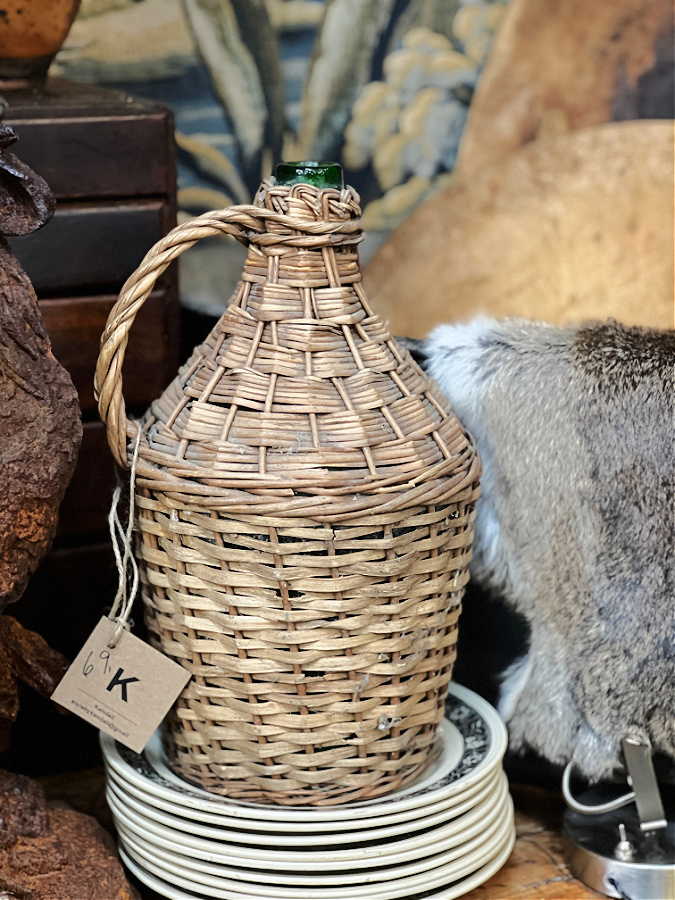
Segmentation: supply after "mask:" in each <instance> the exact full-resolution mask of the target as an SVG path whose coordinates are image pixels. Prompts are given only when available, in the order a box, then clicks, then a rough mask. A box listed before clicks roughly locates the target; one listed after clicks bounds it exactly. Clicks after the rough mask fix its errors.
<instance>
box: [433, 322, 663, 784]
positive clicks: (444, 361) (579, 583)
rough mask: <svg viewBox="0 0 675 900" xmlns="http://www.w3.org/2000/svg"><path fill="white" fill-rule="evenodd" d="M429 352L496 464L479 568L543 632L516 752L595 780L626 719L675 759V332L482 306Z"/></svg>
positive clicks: (520, 697) (508, 712)
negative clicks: (512, 314)
mask: <svg viewBox="0 0 675 900" xmlns="http://www.w3.org/2000/svg"><path fill="white" fill-rule="evenodd" d="M421 350H422V361H423V364H424V366H425V368H426V369H427V371H428V372H429V373H430V374H431V375H432V376H433V377H434V378H435V379H436V380H437V382H438V383H439V385H440V387H441V389H442V390H443V391H444V393H445V394H446V395H447V397H448V399H449V400H450V402H451V404H452V406H453V409H454V411H455V413H456V414H457V416H458V417H459V419H460V420H461V421H462V422H463V424H464V425H465V426H466V427H467V428H468V429H469V430H470V431H471V432H472V433H473V435H474V437H475V439H476V442H477V445H478V448H479V450H480V453H481V455H482V459H483V466H484V474H483V479H482V497H481V500H480V501H479V504H478V509H477V518H476V534H475V543H474V561H473V563H472V576H473V578H474V579H475V580H476V581H477V582H478V583H479V584H480V585H481V586H484V587H486V588H489V589H491V590H493V591H497V592H499V593H500V594H501V595H502V596H503V597H504V598H505V600H506V601H507V603H509V604H510V605H511V606H512V607H513V608H514V609H515V610H517V611H518V612H519V613H521V614H522V615H523V616H525V618H526V619H527V620H528V622H529V625H530V627H531V632H532V634H531V643H530V649H529V652H528V654H527V656H526V657H525V658H523V659H521V660H518V661H517V662H516V663H515V664H514V665H513V666H512V667H511V669H510V670H509V671H508V672H507V673H506V677H505V680H504V683H503V690H502V698H501V704H500V709H501V712H502V713H503V715H504V717H505V718H506V719H507V721H508V726H509V732H510V738H511V746H512V748H514V749H519V748H525V747H528V746H529V747H531V748H533V749H535V750H536V751H538V752H539V753H541V754H543V755H544V756H545V757H546V758H548V759H549V760H550V761H551V762H553V763H556V764H565V763H567V762H568V761H569V760H570V759H572V760H574V762H575V763H576V765H577V766H578V767H579V769H580V770H581V771H582V772H583V773H584V774H585V775H586V776H587V777H588V778H589V779H590V780H599V779H602V778H604V777H608V776H611V775H612V774H613V773H614V772H615V771H616V769H617V768H618V767H619V766H620V765H621V756H620V741H621V738H622V737H623V736H624V735H625V734H627V733H628V732H632V733H634V734H637V735H640V736H641V737H643V738H649V739H650V740H651V742H652V745H653V746H654V748H655V749H657V750H659V751H662V752H664V753H666V754H667V755H669V756H670V757H671V758H675V589H674V587H675V585H674V581H675V577H674V569H675V564H674V562H673V559H674V555H675V524H674V516H675V507H674V504H675V498H674V485H675V403H674V388H675V332H671V331H668V332H661V331H656V330H647V329H641V328H628V327H624V326H622V325H619V324H618V323H616V322H609V323H605V324H587V325H578V326H572V327H567V328H560V327H556V326H552V325H545V324H540V323H534V322H528V321H525V320H518V319H511V320H505V321H502V322H497V321H494V320H488V319H482V320H477V321H474V322H473V323H471V324H469V325H463V326H462V325H458V326H441V327H439V328H437V329H436V330H435V331H434V332H432V334H431V335H430V337H429V339H428V340H427V341H426V342H424V343H423V345H422V348H421Z"/></svg>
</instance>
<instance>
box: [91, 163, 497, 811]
mask: <svg viewBox="0 0 675 900" xmlns="http://www.w3.org/2000/svg"><path fill="white" fill-rule="evenodd" d="M358 201H359V198H358V195H357V194H356V193H355V192H354V191H353V190H352V189H351V188H346V189H344V190H342V191H339V190H333V189H324V190H319V189H317V188H315V187H312V186H309V185H305V184H299V185H294V186H292V187H280V186H276V185H275V184H274V183H273V182H272V181H268V182H265V183H264V184H263V186H262V188H261V190H260V192H259V194H258V196H257V198H256V205H254V206H239V207H232V208H230V209H225V210H221V211H219V212H213V213H208V214H206V215H204V216H201V217H200V218H198V219H195V220H193V221H191V222H189V223H187V224H186V225H181V226H179V227H178V228H176V229H175V230H174V231H173V232H171V233H170V234H169V235H168V236H167V237H165V238H164V239H163V240H162V241H160V242H159V243H158V244H157V245H156V246H155V247H154V248H153V249H152V250H151V251H150V252H149V253H148V255H147V256H146V258H145V260H144V261H143V263H142V264H141V266H140V267H139V269H138V270H137V271H136V272H135V273H134V275H133V276H132V277H131V278H130V279H129V280H128V282H127V283H126V285H125V286H124V288H123V290H122V293H121V294H120V299H119V300H118V302H117V305H116V306H115V308H114V309H113V311H112V312H111V314H110V318H109V320H108V325H107V328H106V331H105V333H104V335H103V338H102V348H101V355H100V358H99V362H98V367H97V372H96V389H97V392H98V397H99V409H100V413H101V417H102V418H103V420H104V422H106V423H107V426H108V438H109V442H110V446H111V448H112V450H113V453H114V454H115V456H116V458H117V460H118V462H119V463H120V464H121V465H123V466H124V467H127V468H128V467H129V464H130V457H131V451H132V449H133V447H132V441H133V440H134V439H135V438H136V436H137V434H138V431H137V429H138V427H140V429H141V441H140V446H139V455H138V464H137V475H136V486H137V494H136V496H137V504H138V509H139V519H138V524H137V528H138V544H137V555H138V557H139V563H140V566H141V570H142V585H143V598H144V602H145V610H146V621H147V623H148V626H149V629H150V633H151V637H152V640H153V642H154V643H155V645H156V646H158V647H160V648H161V649H162V650H163V652H164V653H166V654H167V655H168V656H171V657H173V658H174V659H176V660H177V661H178V662H180V663H181V664H182V665H183V666H185V667H187V668H188V669H189V671H190V672H191V675H192V678H191V680H190V682H189V684H188V686H187V688H186V689H185V691H184V692H183V693H182V695H181V696H180V698H179V700H178V701H177V704H176V706H175V708H174V710H173V711H172V713H171V714H170V716H169V719H168V721H167V728H166V737H165V740H166V747H167V752H168V756H169V760H170V764H171V766H172V768H173V769H174V771H175V772H177V773H178V774H180V775H181V776H183V777H185V778H186V779H188V780H189V781H191V782H193V783H195V784H198V785H201V786H202V787H204V788H206V789H207V790H209V791H213V792H216V793H219V794H225V795H227V796H230V797H236V798H240V799H246V800H253V801H262V802H273V803H282V804H318V805H326V804H331V803H342V802H346V801H349V800H355V799H364V798H369V797H375V796H378V795H380V794H384V793H386V792H388V791H392V790H395V789H397V788H399V787H401V786H402V785H403V784H405V783H407V782H409V781H410V780H412V779H413V778H415V777H416V776H417V775H418V774H419V773H420V772H421V771H422V770H423V769H424V767H425V766H426V765H427V764H428V763H429V761H430V755H431V749H432V746H433V741H434V732H435V728H436V725H437V724H438V723H439V721H440V720H441V718H442V716H443V707H444V700H445V692H446V688H447V684H448V681H449V680H450V677H451V673H452V665H453V661H454V658H455V643H456V635H457V619H458V616H459V612H460V601H461V596H462V592H463V589H464V586H465V584H466V581H467V579H468V573H467V566H468V562H469V558H470V554H471V539H472V534H473V518H474V506H475V501H476V498H477V496H478V492H479V476H480V461H479V459H478V457H477V454H476V452H475V449H474V446H473V442H472V439H471V438H470V436H469V435H468V434H467V433H466V432H465V431H464V430H463V429H462V427H461V425H460V424H459V423H458V421H457V419H456V418H455V417H454V415H452V413H450V412H448V411H447V409H446V404H445V401H444V399H443V397H442V395H441V394H440V392H439V391H438V389H437V388H436V387H435V386H434V384H433V383H432V382H431V381H430V380H429V379H428V378H427V376H426V375H425V374H424V373H423V372H422V371H421V370H420V369H419V367H418V366H417V365H416V364H415V363H414V362H413V360H412V359H411V357H410V355H409V354H408V352H407V351H406V350H404V349H402V348H401V347H400V346H399V345H398V344H397V343H396V341H395V340H394V339H393V338H392V337H391V336H390V335H389V334H388V332H387V329H386V327H385V325H384V324H383V322H382V321H381V319H380V318H379V317H378V316H376V315H374V314H373V313H372V312H371V311H370V309H369V307H368V302H367V300H366V297H365V296H364V293H363V290H362V288H361V285H360V279H361V275H360V268H359V261H358V254H357V250H356V244H357V242H358V241H359V240H360V238H361V230H360V224H359V215H360V209H359V205H358ZM218 233H228V234H233V235H234V236H235V237H237V238H238V239H239V240H241V241H243V242H245V243H246V244H247V245H248V246H249V253H248V259H247V261H246V265H245V269H244V272H243V275H242V280H241V282H240V284H239V286H238V288H237V290H236V292H235V294H234V295H233V297H232V298H231V301H230V304H229V306H228V308H227V310H226V312H225V314H224V315H223V317H222V318H221V320H220V321H219V322H218V324H217V325H216V327H215V328H214V330H213V331H212V332H211V334H210V335H209V336H208V338H207V339H206V340H205V342H204V343H203V344H202V345H201V346H200V347H198V348H197V349H196V350H195V351H194V353H193V355H192V357H191V358H190V360H189V361H188V362H187V363H186V364H185V365H184V366H183V368H182V369H181V370H180V372H179V374H178V376H177V378H176V379H175V380H174V382H173V383H172V384H171V385H170V386H169V388H168V389H167V390H166V391H165V393H164V394H163V395H162V397H160V399H159V400H157V401H156V402H155V403H154V404H153V405H152V407H151V409H150V410H149V411H148V413H147V414H146V416H145V417H144V419H143V420H142V421H141V422H140V423H135V422H133V421H130V420H128V419H127V418H126V415H125V407H124V401H123V397H122V378H121V367H122V362H123V357H124V350H125V346H126V341H127V333H128V331H129V329H130V327H131V325H132V323H133V320H134V316H135V315H136V313H137V312H138V309H139V307H140V306H141V304H142V303H143V301H144V300H145V299H146V297H147V296H148V295H149V293H150V291H151V289H152V287H153V285H154V283H155V280H156V279H157V277H158V276H159V274H160V273H161V272H162V271H163V270H164V269H165V268H166V266H167V265H168V264H169V263H170V261H171V260H172V259H174V258H175V257H176V256H178V255H179V254H180V253H181V252H182V251H183V250H185V249H186V248H188V247H190V246H191V245H192V244H194V243H195V241H196V240H198V239H199V238H201V237H206V236H211V235H215V234H218ZM411 302H414V298H411Z"/></svg>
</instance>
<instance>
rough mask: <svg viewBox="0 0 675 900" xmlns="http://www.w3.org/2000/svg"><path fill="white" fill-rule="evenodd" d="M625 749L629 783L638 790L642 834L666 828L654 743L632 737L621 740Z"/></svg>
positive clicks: (636, 799)
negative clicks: (655, 765) (655, 768)
mask: <svg viewBox="0 0 675 900" xmlns="http://www.w3.org/2000/svg"><path fill="white" fill-rule="evenodd" d="M621 747H622V749H623V755H624V759H625V760H626V768H627V769H628V780H629V782H630V784H631V787H632V788H633V790H634V791H635V805H636V806H637V811H638V816H639V817H640V828H641V829H642V831H656V830H657V829H659V828H665V827H666V825H667V824H668V822H667V821H666V813H665V810H664V808H663V801H662V800H661V793H660V791H659V786H658V784H657V781H656V774H655V772H654V764H653V762H652V746H651V744H650V743H649V741H643V740H642V739H641V738H639V737H635V736H634V735H631V734H629V735H627V736H626V737H625V738H624V739H623V740H622V741H621Z"/></svg>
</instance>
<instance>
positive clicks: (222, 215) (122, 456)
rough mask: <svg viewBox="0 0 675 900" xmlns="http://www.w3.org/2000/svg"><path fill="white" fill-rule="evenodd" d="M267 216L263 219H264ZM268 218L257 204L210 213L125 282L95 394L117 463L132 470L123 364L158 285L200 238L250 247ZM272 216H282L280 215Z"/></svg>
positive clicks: (173, 234) (158, 248)
mask: <svg viewBox="0 0 675 900" xmlns="http://www.w3.org/2000/svg"><path fill="white" fill-rule="evenodd" d="M261 212H263V215H262V216H261ZM268 217H270V216H269V214H267V215H265V212H264V211H261V210H260V209H259V208H258V207H255V206H232V207H230V208H229V209H221V210H218V211H216V212H209V213H206V214H205V215H203V216H199V217H198V218H196V219H192V220H190V221H189V222H186V223H185V224H184V225H179V226H178V227H177V228H174V229H173V230H172V231H170V232H169V233H168V234H167V235H166V236H165V237H163V238H162V239H161V240H160V241H158V242H157V243H156V244H155V246H154V247H152V249H151V250H149V251H148V253H147V254H146V256H145V258H144V259H143V262H142V263H141V264H140V266H139V267H138V268H137V269H136V271H135V272H134V273H133V275H131V276H130V277H129V278H128V279H127V281H126V282H125V284H124V286H123V288H122V290H121V291H120V295H119V298H118V300H117V303H115V306H114V307H113V308H112V310H111V311H110V315H109V316H108V321H107V323H106V327H105V331H104V332H103V335H102V336H101V350H100V353H99V357H98V362H97V364H96V373H95V375H94V395H95V397H96V399H97V401H98V411H99V415H100V416H101V419H102V421H103V422H104V423H105V425H106V426H107V429H108V443H109V444H110V449H111V450H112V452H113V456H114V457H115V459H116V460H117V462H118V463H119V464H120V465H121V466H122V467H123V468H128V467H129V463H128V460H127V439H128V438H134V437H136V434H137V426H136V425H135V424H134V423H133V422H131V421H129V419H127V417H126V409H125V405H124V397H123V394H122V363H123V362H124V353H125V350H126V347H127V335H128V334H129V330H130V328H131V326H132V325H133V323H134V319H135V318H136V314H137V313H138V311H139V310H140V308H141V306H142V305H143V303H144V302H145V301H146V299H147V298H148V296H149V295H150V292H151V291H152V289H153V287H154V285H155V282H156V281H157V279H158V278H159V276H160V275H161V274H162V272H163V271H164V270H165V269H166V268H167V266H168V265H169V263H171V261H172V260H174V259H175V258H176V257H177V256H180V254H181V253H182V252H183V251H184V250H187V249H188V248H189V247H192V245H193V244H196V243H197V241H198V240H200V239H201V238H205V237H212V236H213V235H216V234H231V235H234V237H235V238H237V240H239V241H241V242H242V243H244V244H248V243H250V238H251V237H253V235H252V232H255V233H257V234H260V232H264V230H265V223H264V219H265V218H268ZM272 217H274V218H276V216H274V214H272Z"/></svg>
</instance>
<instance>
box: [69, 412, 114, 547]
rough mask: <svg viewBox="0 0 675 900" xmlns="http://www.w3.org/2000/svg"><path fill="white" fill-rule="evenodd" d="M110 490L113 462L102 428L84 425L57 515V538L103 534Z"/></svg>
mask: <svg viewBox="0 0 675 900" xmlns="http://www.w3.org/2000/svg"><path fill="white" fill-rule="evenodd" d="M114 489H115V469H114V461H113V457H112V454H111V452H110V450H109V449H108V441H107V438H106V430H105V426H104V425H103V424H102V423H101V422H85V423H84V426H83V433H82V446H81V447H80V455H79V458H78V461H77V466H76V467H75V474H74V475H73V478H72V480H71V482H70V484H69V485H68V488H67V490H66V494H65V497H64V498H63V503H62V504H61V509H60V512H59V529H58V535H59V537H64V536H68V537H72V536H75V535H86V534H88V533H104V532H105V531H107V529H108V513H109V512H110V503H111V501H112V495H113V491H114Z"/></svg>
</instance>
